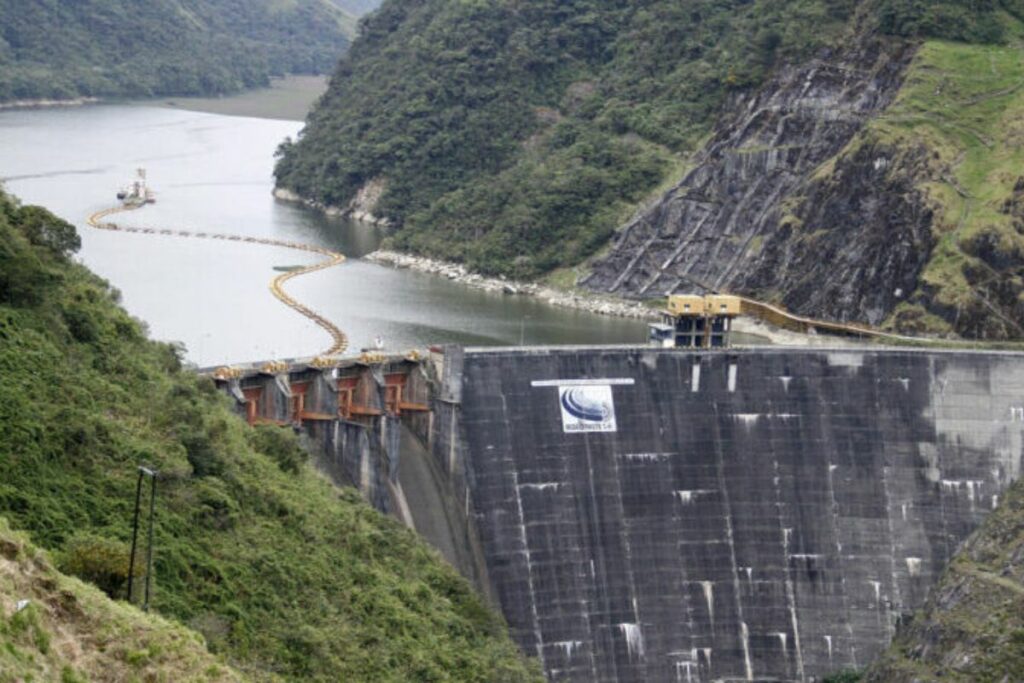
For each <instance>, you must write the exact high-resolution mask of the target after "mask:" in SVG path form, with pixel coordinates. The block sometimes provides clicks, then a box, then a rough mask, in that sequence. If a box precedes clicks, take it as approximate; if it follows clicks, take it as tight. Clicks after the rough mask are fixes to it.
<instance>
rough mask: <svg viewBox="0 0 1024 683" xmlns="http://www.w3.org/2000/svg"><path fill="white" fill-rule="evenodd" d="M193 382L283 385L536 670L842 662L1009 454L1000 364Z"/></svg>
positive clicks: (307, 374) (911, 359) (633, 358)
mask: <svg viewBox="0 0 1024 683" xmlns="http://www.w3.org/2000/svg"><path fill="white" fill-rule="evenodd" d="M402 374H404V376H405V377H406V379H401V378H400V377H399V376H400V375H402ZM219 381H220V382H221V384H222V385H223V386H224V387H225V388H227V389H228V390H229V391H231V392H232V393H233V394H234V395H235V397H236V399H238V401H239V409H240V411H242V412H245V411H247V410H248V411H252V409H253V403H254V402H256V403H258V402H259V401H260V400H264V399H261V398H260V397H261V396H263V394H260V393H259V392H260V391H263V389H260V388H259V387H264V389H266V390H268V391H271V392H272V393H273V392H276V393H277V394H280V395H281V396H283V397H284V398H279V399H274V401H266V400H264V403H263V404H262V405H263V406H264V407H262V408H258V410H269V411H271V412H273V411H275V410H276V411H278V412H277V413H276V414H277V415H278V418H275V419H278V420H279V421H288V420H289V419H290V420H291V421H292V422H293V423H295V424H301V425H302V426H303V428H304V429H305V430H306V431H307V433H309V435H310V437H311V438H312V440H313V441H314V442H315V444H316V448H317V449H318V450H317V452H318V453H320V455H319V456H318V458H319V460H320V464H321V466H322V467H323V468H324V469H325V471H328V472H329V473H330V474H332V476H334V478H335V479H336V480H337V481H339V482H342V481H344V482H349V483H353V484H355V485H357V486H359V487H360V488H361V489H362V490H363V491H364V493H365V494H366V495H367V498H368V499H369V500H370V501H371V502H373V503H374V504H375V505H377V507H378V508H380V509H383V510H390V511H392V512H393V513H395V514H397V515H398V516H399V517H401V518H403V519H405V521H406V522H407V523H409V524H410V525H411V526H414V527H415V528H416V529H417V530H418V531H420V532H421V533H423V534H424V535H425V536H426V537H427V539H428V540H430V541H431V542H433V543H434V544H435V545H436V546H437V547H438V548H439V549H440V550H441V551H442V552H443V553H444V554H445V556H446V557H448V559H449V560H450V561H451V562H452V563H453V564H454V565H455V566H456V567H458V568H459V569H460V570H461V571H462V572H463V573H464V574H465V575H466V576H467V577H469V578H470V579H471V580H473V581H475V582H476V583H477V585H478V586H479V587H480V588H481V590H482V591H484V592H485V593H486V594H488V595H489V596H490V597H491V599H492V600H493V601H494V603H495V605H496V606H498V607H499V608H500V609H501V611H502V612H503V614H504V615H505V618H506V619H507V621H508V622H509V625H510V627H511V629H512V633H513V636H514V638H515V639H516V640H517V642H518V643H519V644H520V646H521V647H522V648H523V650H524V651H525V652H526V653H527V654H529V655H532V656H536V657H537V658H538V659H539V660H540V661H541V663H542V665H543V668H544V670H545V673H546V674H547V677H548V678H549V680H552V681H580V682H582V681H607V682H615V683H625V682H632V681H664V682H666V683H669V682H684V681H685V682H693V683H696V682H710V681H813V680H820V679H821V678H822V677H823V676H824V675H826V674H828V673H830V672H833V671H837V670H840V669H844V668H858V667H863V666H865V665H866V664H868V663H869V662H870V661H871V660H872V658H873V657H874V656H875V655H876V654H878V653H879V652H880V651H881V650H882V649H883V648H884V647H886V646H887V645H888V643H889V641H890V640H891V638H892V635H893V633H894V632H895V629H896V628H897V627H898V625H899V623H900V621H901V620H903V619H905V618H907V617H908V616H909V615H910V614H912V612H913V611H914V610H915V609H916V608H917V607H919V606H920V605H921V604H922V602H923V601H924V598H925V595H926V594H927V591H928V589H929V587H930V586H931V585H932V583H933V582H934V581H935V579H936V578H937V577H938V575H939V574H940V573H941V572H942V571H943V569H944V567H945V566H946V564H947V562H948V560H949V558H950V557H951V556H952V555H953V553H954V552H955V551H956V548H957V546H958V544H959V543H960V542H961V541H962V540H963V539H964V538H965V537H966V536H967V535H968V534H969V533H970V532H971V531H972V530H973V529H974V528H975V527H976V526H977V525H978V524H979V522H980V521H981V520H982V519H983V518H984V516H985V515H986V514H987V512H988V511H990V510H991V509H993V508H994V507H995V506H996V505H997V504H998V501H999V494H1000V492H1001V491H1002V490H1003V489H1004V488H1005V487H1006V486H1007V485H1008V484H1009V483H1010V482H1011V481H1013V480H1014V479H1016V478H1017V477H1018V476H1019V475H1020V469H1021V464H1022V435H1024V354H1013V353H998V352H968V351H963V352H961V351H933V350H927V351H925V350H912V349H881V348H877V347H859V348H850V349H806V348H801V349H786V348H776V347H772V348H758V349H742V350H741V349H723V350H717V351H683V350H661V349H650V348H642V347H629V348H625V347H619V348H591V347H581V348H566V347H562V348H544V349H529V348H510V349H462V348H459V347H446V348H445V349H443V353H440V352H439V353H432V354H430V356H429V357H426V358H422V359H419V358H417V359H397V360H395V359H392V360H388V361H384V360H378V361H377V362H373V361H372V360H367V361H366V362H357V361H352V362H349V363H347V364H343V365H342V366H340V367H332V368H329V369H327V368H314V367H296V366H290V367H288V368H287V369H282V368H277V370H276V371H275V370H274V369H273V368H270V369H265V370H264V371H260V372H250V373H242V374H241V376H236V377H222V378H220V380H219ZM292 383H297V384H300V385H303V386H304V387H312V388H308V389H307V388H304V389H303V390H302V391H303V392H305V394H304V395H305V396H307V397H308V398H306V399H305V400H306V405H305V407H303V408H302V409H301V410H300V411H299V412H298V413H295V412H294V407H295V399H294V397H292V398H291V399H289V398H288V394H289V393H290V390H289V386H290V384H292ZM398 385H402V386H403V387H405V388H403V389H395V388H394V387H396V386H398ZM267 388H269V389H267ZM339 396H340V397H341V399H340V402H339V398H338V397H339ZM354 396H360V397H361V398H358V399H354V398H353V397H354ZM312 403H317V404H318V405H317V406H315V407H313V406H312ZM403 405H405V406H407V409H406V410H403V409H402V406H403ZM267 406H269V407H267ZM275 406H276V407H275ZM288 406H291V410H292V413H291V417H290V418H289V417H288V414H287V411H288V410H289V407H288ZM282 411H284V412H282ZM303 414H305V415H308V416H309V417H310V419H308V420H307V419H303ZM251 417H252V416H251V413H250V418H251Z"/></svg>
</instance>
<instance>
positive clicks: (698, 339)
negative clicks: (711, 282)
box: [650, 294, 740, 349]
mask: <svg viewBox="0 0 1024 683" xmlns="http://www.w3.org/2000/svg"><path fill="white" fill-rule="evenodd" d="M739 314H740V298H739V297H736V296H728V295H724V294H712V295H709V296H697V295H694V294H673V295H672V296H670V297H669V298H668V308H667V310H665V311H664V312H663V313H662V316H661V322H660V323H653V324H651V328H650V329H651V331H650V340H651V344H653V345H655V346H661V347H664V348H690V349H709V348H717V347H722V346H728V345H729V333H730V332H731V331H732V320H733V318H735V317H736V316H738V315H739Z"/></svg>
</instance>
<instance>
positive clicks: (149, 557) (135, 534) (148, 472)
mask: <svg viewBox="0 0 1024 683" xmlns="http://www.w3.org/2000/svg"><path fill="white" fill-rule="evenodd" d="M147 476H148V477H150V479H151V481H152V485H151V486H150V493H149V534H148V535H149V547H148V548H147V549H146V596H145V602H144V603H143V605H142V609H143V610H145V611H147V612H148V611H149V584H150V575H151V574H152V573H153V517H154V513H155V511H156V477H157V472H156V470H153V469H150V468H148V467H143V466H141V465H140V466H139V479H138V481H137V482H136V484H135V514H134V515H133V517H132V550H131V556H130V557H129V559H128V602H131V601H132V593H133V590H132V589H133V588H134V585H135V551H136V548H137V547H138V540H139V513H140V511H141V507H142V480H143V478H144V477H147Z"/></svg>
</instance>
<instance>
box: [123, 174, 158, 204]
mask: <svg viewBox="0 0 1024 683" xmlns="http://www.w3.org/2000/svg"><path fill="white" fill-rule="evenodd" d="M135 174H136V177H135V180H133V181H131V182H130V183H129V184H128V185H126V186H125V187H123V188H121V189H120V190H119V191H118V193H117V198H118V199H119V200H121V203H122V204H124V205H125V206H142V205H143V204H152V203H154V202H156V196H155V195H154V194H153V190H151V189H149V187H148V186H147V185H146V169H144V168H139V169H136V171H135Z"/></svg>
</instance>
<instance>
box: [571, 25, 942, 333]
mask: <svg viewBox="0 0 1024 683" xmlns="http://www.w3.org/2000/svg"><path fill="white" fill-rule="evenodd" d="M911 55H912V50H911V49H910V48H909V47H907V46H905V45H903V44H897V43H887V42H883V41H881V40H876V41H868V42H867V43H866V44H863V45H860V46H857V47H856V48H851V49H849V50H846V51H844V52H840V53H837V54H823V55H821V58H820V59H818V60H813V61H811V62H809V63H806V64H804V65H802V66H800V67H799V68H797V67H788V68H785V69H782V70H781V71H780V72H779V73H778V74H777V75H776V77H775V78H773V79H772V81H771V82H769V83H768V84H767V85H766V86H765V87H764V88H762V89H761V90H760V91H759V92H758V93H757V94H756V95H754V96H751V97H749V98H748V99H744V97H743V96H742V95H739V96H737V97H736V98H735V100H734V101H733V102H732V109H733V111H736V112H737V113H736V114H735V116H733V117H732V118H731V119H727V120H726V121H725V122H724V124H723V125H722V126H720V128H719V132H718V133H717V134H716V135H715V136H714V138H712V140H711V141H710V142H709V143H708V144H707V146H706V148H705V149H704V151H703V152H702V153H701V155H700V158H699V160H698V163H697V166H696V168H695V169H694V170H693V171H691V172H690V173H689V174H688V175H687V176H686V177H685V178H684V179H683V181H682V182H681V183H680V184H679V185H678V186H676V187H675V188H673V189H672V190H670V191H669V192H668V193H666V194H665V196H664V197H663V198H662V199H661V200H660V201H659V202H657V203H656V204H655V205H654V206H653V207H651V208H649V209H648V210H646V211H644V212H642V213H640V214H639V215H638V216H637V217H636V218H635V219H634V220H633V221H632V222H630V223H629V224H628V225H626V226H625V227H624V228H623V229H622V230H621V231H620V233H619V234H618V235H617V236H616V238H615V240H614V243H613V248H612V250H611V253H610V254H609V255H608V256H607V257H605V258H604V259H603V260H600V261H598V262H597V263H596V264H595V266H594V268H593V273H592V275H591V276H590V277H588V278H587V279H586V280H585V281H584V283H583V284H584V285H585V286H587V287H589V288H591V289H595V290H599V291H604V292H610V293H614V294H619V295H622V296H627V297H636V298H643V297H654V296H663V295H665V294H667V293H670V292H685V291H697V292H699V291H703V290H706V289H713V290H725V291H731V292H735V293H743V294H748V295H752V296H755V297H758V298H762V299H768V300H774V301H781V302H782V303H783V304H785V305H786V306H787V307H789V308H791V309H793V310H795V311H798V312H801V313H806V314H812V315H816V316H821V317H832V318H837V319H841V320H851V319H855V320H864V321H868V322H872V323H877V322H880V321H881V320H882V319H883V318H885V317H886V315H887V314H888V313H890V312H891V310H892V308H893V306H894V305H895V304H896V303H897V302H898V300H899V297H900V295H898V294H897V291H900V292H901V294H902V292H909V291H913V290H914V289H915V283H916V280H917V274H918V273H919V271H920V269H921V268H922V266H923V264H924V263H925V262H926V261H927V259H928V255H929V253H930V249H931V246H932V243H931V237H930V234H929V229H930V223H931V215H930V211H929V209H928V206H927V204H926V202H925V199H924V197H922V196H919V195H918V194H916V193H915V192H914V191H913V188H912V185H911V183H909V182H908V181H907V179H906V176H905V169H903V168H902V167H900V168H897V165H893V164H892V163H891V161H892V157H893V151H892V150H888V149H885V148H884V146H881V145H877V146H870V145H869V146H861V147H860V148H859V149H857V150H854V151H852V152H851V153H850V154H849V155H847V156H845V157H843V158H841V159H839V160H836V161H835V162H834V168H823V164H825V163H826V162H828V161H829V160H830V159H833V158H834V157H836V155H837V154H839V153H840V152H842V151H843V150H844V148H846V147H847V145H849V144H850V142H851V140H853V139H854V136H855V135H856V134H857V133H858V132H859V131H861V130H862V128H863V126H864V124H865V122H866V121H868V120H869V119H870V118H871V117H872V116H874V115H877V114H878V112H880V111H881V110H883V109H884V108H885V107H886V106H887V105H888V104H889V103H890V102H891V100H892V98H893V97H894V95H895V93H896V92H897V91H898V90H899V87H900V84H901V80H902V76H903V73H904V70H905V68H906V66H907V64H908V62H909V59H910V57H911ZM894 247H895V248H894Z"/></svg>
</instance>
